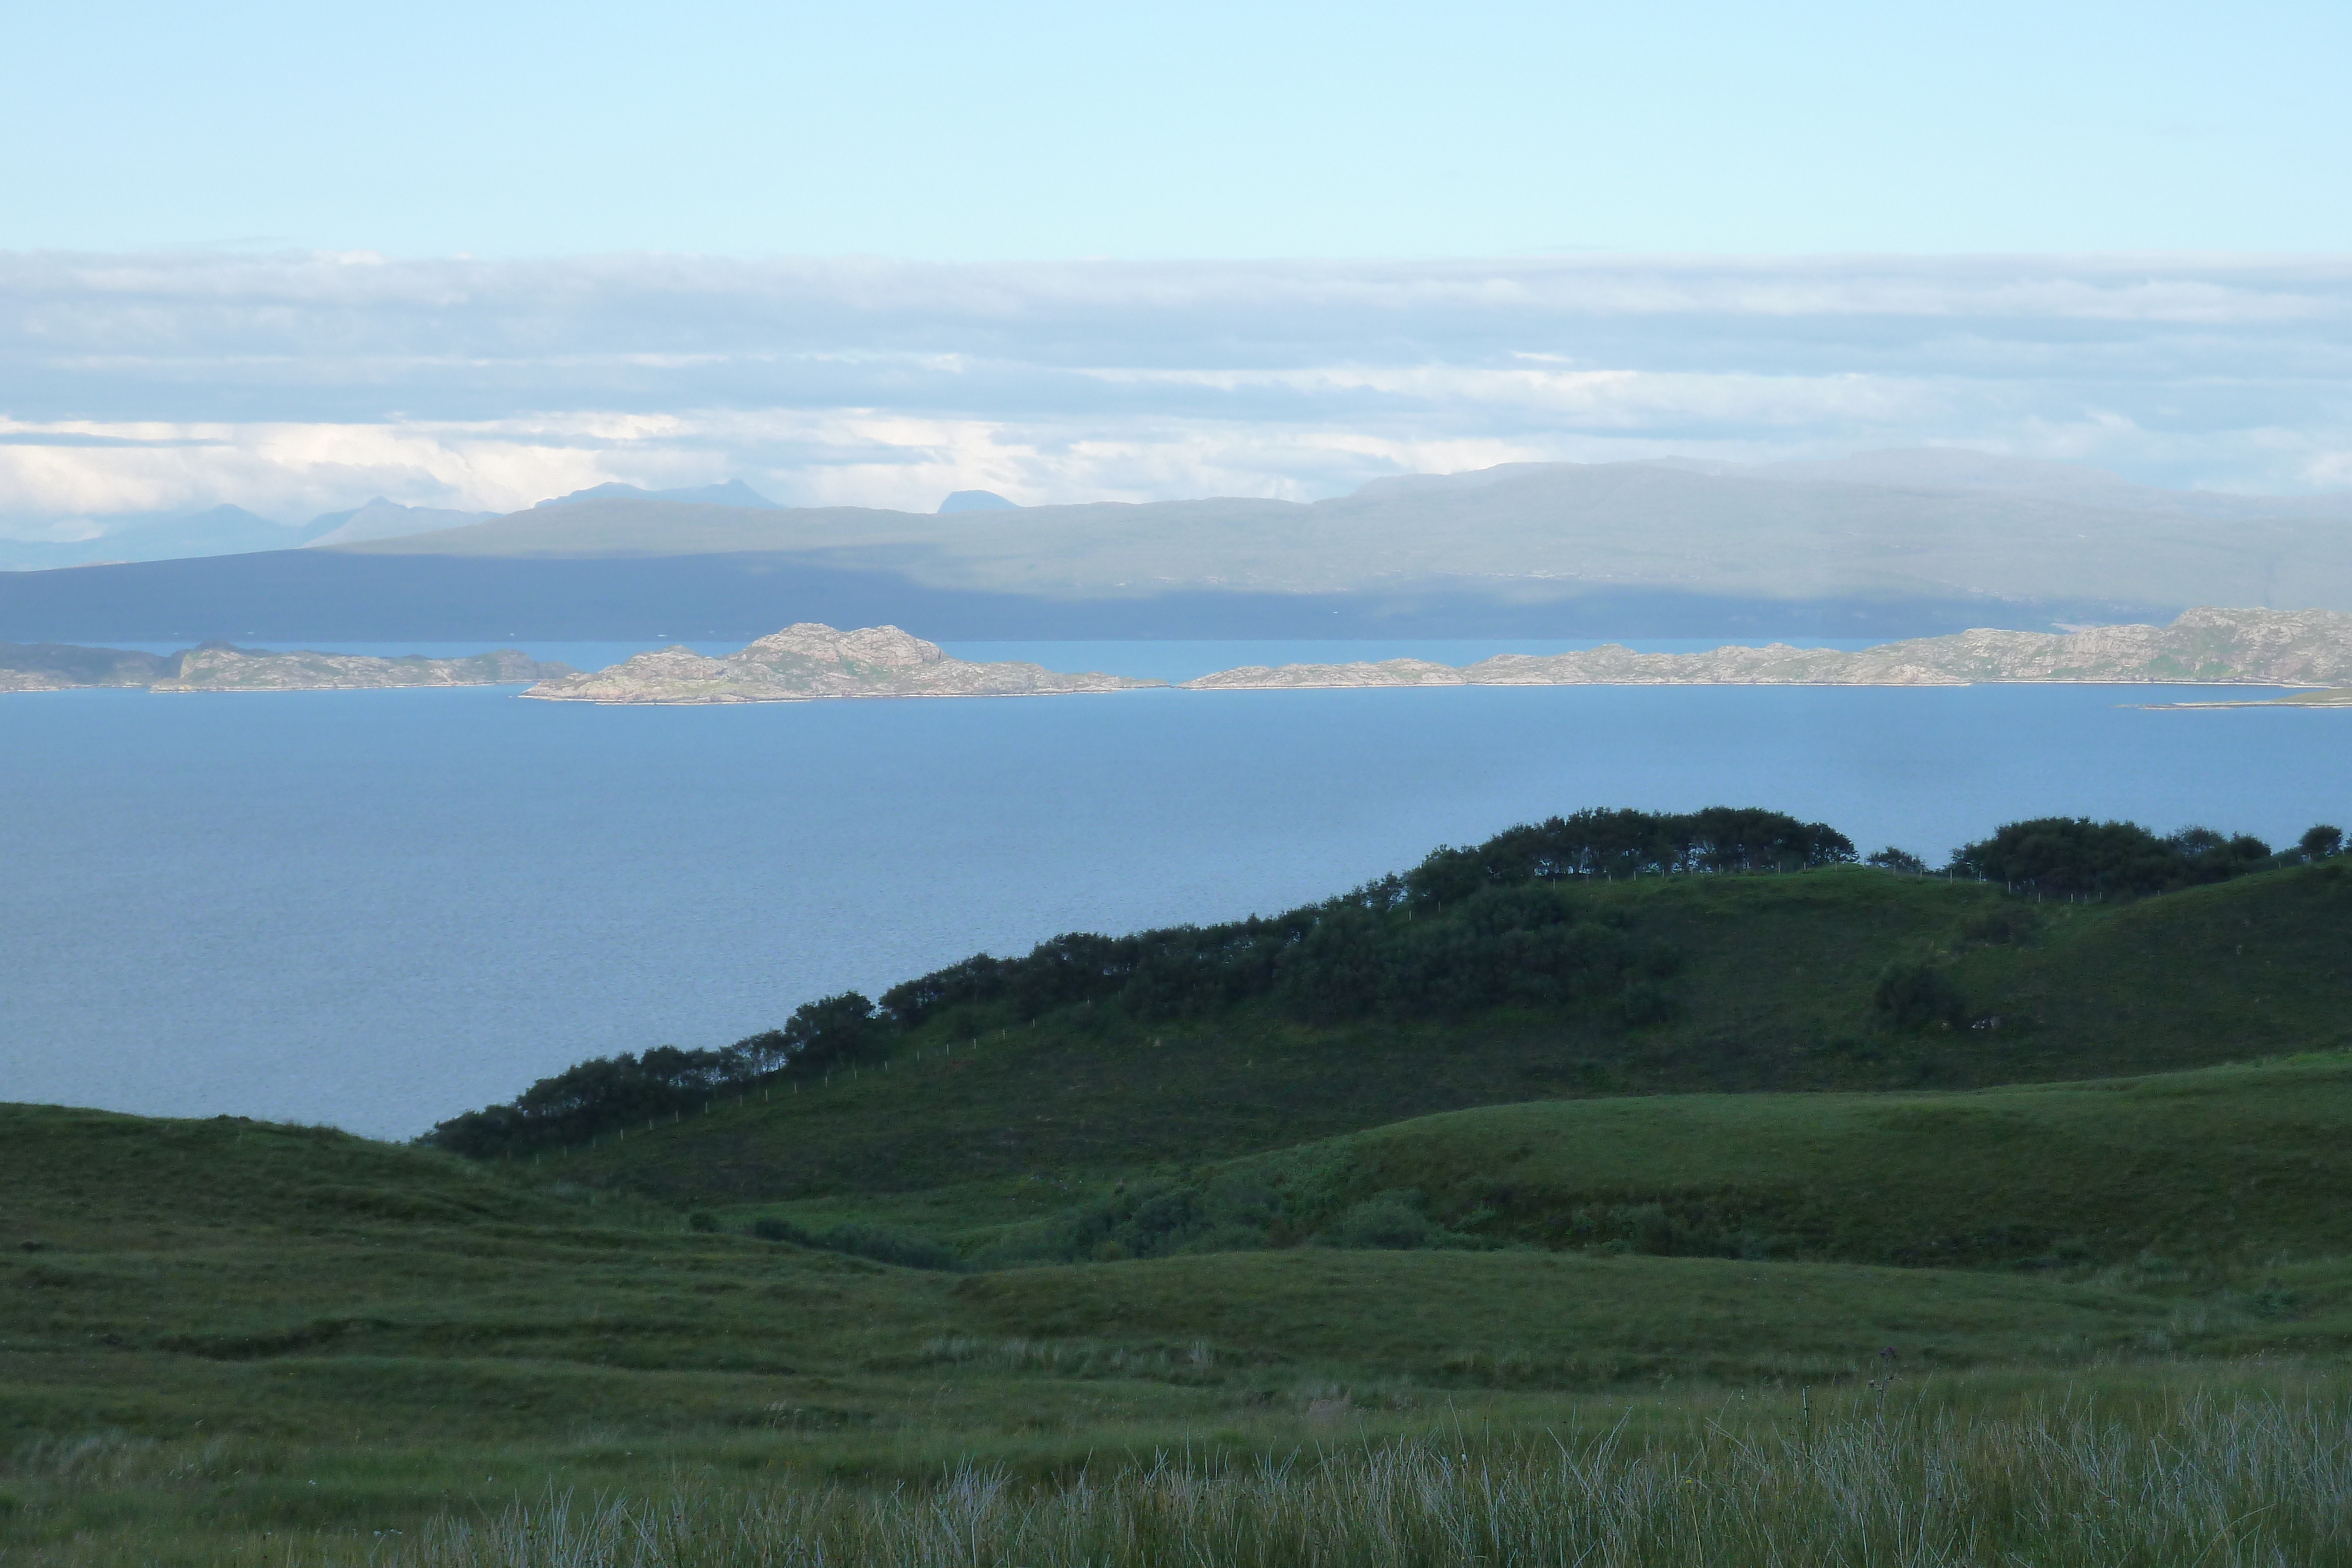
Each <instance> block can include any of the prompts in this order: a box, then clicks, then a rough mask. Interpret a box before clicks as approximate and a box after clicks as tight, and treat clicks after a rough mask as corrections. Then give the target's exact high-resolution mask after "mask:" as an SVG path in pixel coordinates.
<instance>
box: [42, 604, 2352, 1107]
mask: <svg viewBox="0 0 2352 1568" xmlns="http://www.w3.org/2000/svg"><path fill="white" fill-rule="evenodd" d="M432 651H434V652H441V651H442V650H438V649H436V650H432ZM450 651H453V652H464V651H468V650H450ZM534 651H539V650H534ZM954 651H956V652H959V653H967V654H968V655H970V656H990V657H1006V656H1027V657H1035V658H1038V659H1040V660H1041V662H1045V663H1047V664H1057V665H1059V666H1060V667H1063V668H1082V667H1094V668H1111V669H1115V670H1118V671H1119V672H1120V673H1126V674H1145V675H1158V676H1162V677H1181V676H1182V675H1185V674H1197V673H1200V672H1202V671H1204V670H1208V669H1215V668H1222V667H1225V666H1228V665H1232V664H1242V663H1252V662H1267V661H1269V660H1275V661H1278V660H1280V659H1282V658H1286V657H1298V656H1331V655H1332V654H1334V653H1339V654H1342V655H1344V656H1390V655H1391V654H1394V653H1423V654H1425V655H1430V656H1436V657H1442V658H1446V659H1448V660H1449V662H1454V663H1460V662H1465V660H1467V659H1470V658H1475V657H1478V656H1481V655H1482V654H1483V653H1486V652H1492V651H1495V650H1494V649H1492V648H1488V647H1482V646H1475V645H1466V644H1449V645H1444V646H1433V645H1429V644H1412V645H1406V644H1394V645H1381V646H1380V647H1377V648H1362V649H1358V648H1352V647H1350V648H1346V649H1337V650H1335V649H1329V648H1323V649H1319V650H1318V648H1317V647H1315V646H1314V645H1307V646H1306V647H1304V648H1301V647H1299V646H1297V645H1291V646H1289V647H1283V646H1279V645H1268V644H1224V645H1218V644H1202V643H1191V644H1103V643H1096V644H1085V645H1074V646H1066V647H1062V648H1055V647H1054V646H1052V645H1045V644H1026V645H1022V646H1020V647H1018V648H1014V647H1008V646H1004V645H992V646H973V647H969V648H963V647H960V648H958V649H956V650H954ZM545 652H546V653H548V654H550V655H551V656H559V657H560V656H562V653H563V652H564V651H563V650H559V649H553V648H551V649H548V650H545ZM620 652H621V653H625V652H627V650H626V649H622V650H620ZM616 656H617V655H616ZM2172 695H2185V694H2178V693H2176V692H2174V691H2173V690H2172V689H2169V688H2137V687H2135V688H2116V687H2082V686H2076V687H2064V686H2060V687H2033V686H2011V687H2000V686H1985V687H1968V688H1947V689H1927V690H1914V691H1880V690H1828V689H1812V688H1783V689H1772V688H1754V687H1747V688H1742V687H1681V688H1673V687H1667V688H1622V687H1569V688H1553V689H1505V688H1470V689H1459V688H1456V689H1441V690H1423V691H1412V690H1406V691H1328V692H1263V693H1213V694H1212V693H1185V692H1144V693H1136V694H1129V695H1115V696H1098V697H1060V698H1038V699H1017V700H982V701H928V702H833V703H814V704H793V705H780V706H754V707H724V708H645V709H627V708H596V707H581V706H568V705H557V704H546V703H534V702H523V701H520V700H518V699H517V697H516V696H515V695H514V692H513V689H512V688H504V689H487V690H484V689H476V690H457V691H421V692H328V693H289V694H256V695H174V696H151V695H145V694H141V693H125V692H60V693H46V694H33V695H11V696H5V697H0V845H5V883H0V887H5V897H6V900H7V905H6V919H7V932H8V944H7V963H6V966H5V971H0V1099H8V1100H19V1101H22V1100H42V1101H59V1102H66V1103H79V1104H93V1105H105V1106H110V1107H115V1108H119V1109H123V1110H132V1111H142V1112H155V1113H185V1114H211V1113H219V1112H228V1113H241V1114H247V1115H254V1116H267V1117H277V1118H289V1119H299V1120H306V1121H327V1122H334V1123H338V1124H342V1125H344V1126H348V1127H352V1128H355V1129H358V1130H362V1131H366V1132H372V1133H381V1134H410V1133H414V1132H417V1131H420V1130H422V1129H423V1128H425V1127H426V1126H428V1125H429V1124H431V1123H432V1122H433V1121H435V1120H436V1119H437V1118H439V1117H443V1116H446V1115H449V1114H451V1113H455V1112H457V1111H458V1110H462V1109H464V1108H466V1107H467V1106H470V1105H475V1104H478V1103H483V1102H485V1101H488V1100H492V1099H499V1098H503V1097H505V1096H506V1095H507V1094H509V1093H510V1092H513V1091H514V1090H516V1089H518V1088H520V1087H521V1086H522V1085H523V1084H524V1083H526V1082H529V1081H530V1079H532V1078H533V1077H536V1076H538V1075H540V1074H541V1073H544V1072H547V1071H552V1070H554V1069H556V1068H560V1067H562V1066H563V1065H565V1064H567V1063H569V1062H571V1061H575V1060H577V1059H579V1058H581V1057H583V1056H588V1055H595V1054H600V1053H604V1052H609V1051H623V1050H634V1049H637V1048H640V1047H643V1046H646V1045H654V1044H659V1043H662V1042H664V1041H674V1042H676V1043H678V1044H681V1045H709V1044H720V1043H724V1042H725V1041H727V1040H732V1039H735V1038H737V1037H738V1036H740V1035H742V1034H744V1033H747V1032H750V1031H751V1030H756V1029H761V1028H764V1027H767V1026H769V1025H772V1024H773V1023H775V1022H777V1021H778V1020H780V1019H782V1017H783V1016H784V1015H785V1014H786V1013H787V1012H789V1010H790V1009H792V1007H793V1005H794V1004H796V1003H797V1002H799V1001H802V1000H804V999H806V998H810V997H813V996H816V995H819V994H822V993H824V992H826V991H830V990H835V989H838V988H842V987H845V986H856V987H859V988H864V989H866V990H868V991H869V992H872V991H878V990H879V989H880V988H883V987H886V986H887V985H889V984H891V983H893V982H894V981H897V980H899V979H903V978H906V977H908V976H910V975H913V974H916V973H919V972H920V971H922V970H924V969H927V968H930V967H936V966H938V965H940V964H942V963H947V962H950V961H952V960H954V959H957V958H960V957H962V956H966V955H968V954H970V953H971V952H973V951H975V950H978V949H982V948H985V949H989V950H992V951H996V952H1012V951H1016V950H1020V949H1023V948H1024V947H1025V946H1027V945H1028V944H1030V943H1032V942H1034V941H1036V940H1037V939H1039V938H1040V937H1043V936H1050V935H1052V934H1054V933H1055V932H1058V931H1064V930H1070V929H1098V930H1127V929H1131V928H1134V927H1137V926H1140V925H1155V924H1164V923H1169V922H1173V921H1181V920H1209V919H1217V918H1223V917H1228V916H1234V915H1243V914H1246V913H1249V912H1251V911H1253V910H1257V911H1270V910H1274V909H1276V908H1280V907H1285V906H1287V905H1289V904H1296V903H1299V902H1303V901H1306V900H1309V899H1312V898H1315V897H1318V896H1320V895H1322V894H1327V893H1330V892H1335V891H1338V890H1339V889H1342V888H1345V887H1347V886H1349V885H1352V884H1354V883H1358V882H1360V881H1363V880H1364V879H1366V878H1368V877H1370V876H1374V875H1377V874H1379V873H1382V872H1385V871H1389V870H1391V869H1395V868H1399V867H1402V866H1404V865H1407V864H1410V863H1411V862H1412V861H1414V860H1416V859H1418V858H1419V856H1420V855H1421V854H1422V853H1423V852H1424V851H1426V850H1427V849H1428V848H1429V847H1430V846H1431V845H1433V844H1435V843H1437V842H1440V841H1457V842H1458V841H1468V840H1475V839H1477V838H1480V837H1483V836H1485V835H1486V834H1488V833H1491V832H1493V831H1496V830H1497V829H1499V828H1501V827H1504V826H1506V825H1507V824H1508V823H1510V822H1512V821H1520V820H1524V819H1527V818H1529V817H1535V816H1541V815H1545V814H1549V813H1550V812H1553V811H1560V810H1573V809H1575V808H1577V807H1579V806H1585V805H1639V806H1645V807H1654V808H1674V809H1682V808H1690V807H1696V806H1700V805H1706V804H1709V803H1712V802H1717V801H1725V802H1731V803H1735V804H1757V805H1765V806H1771V807H1777V808H1780V809H1781V810H1790V811H1794V812H1797V813H1800V814H1801V815H1803V816H1807V817H1814V818H1822V819H1825V820H1827V821H1832V822H1833V823H1836V824H1837V825H1838V826H1840V827H1842V828H1843V829H1844V830H1845V831H1847V832H1848V833H1850V834H1852V835H1853V838H1854V839H1855V840H1856V841H1859V842H1861V843H1862V844H1863V845H1864V848H1872V847H1875V846H1876V845H1879V844H1882V843H1886V842H1895V843H1898V844H1902V845H1905V846H1906V847H1909V848H1911V849H1914V850H1916V851H1917V852H1921V853H1923V854H1927V855H1928V856H1930V857H1931V858H1940V857H1941V855H1942V854H1943V853H1944V852H1946V851H1948V849H1950V847H1951V846H1952V845H1954V844H1955V843H1958V842H1959V841H1961V840H1962V839H1964V838H1969V837H1975V836H1979V835H1980V834H1981V833H1982V832H1984V831H1987V830H1989V829H1990V828H1991V827H1992V826H1993V825H1995V824H1996V823H1998V822H2000V821H2004V820H2008V819H2011V818H2015V817H2019V816H2024V815H2036V814H2043V813H2049V812H2067V813H2084V814H2091V815H2097V816H2110V815H2113V816H2127V817H2132V818H2136V819H2137V820H2139V821H2145V822H2147V823H2149V824H2150V825H2152V826H2156V827H2159V828H2166V829H2169V828H2173V827H2178V826H2180V825H2182V824H2183V823H2186V822H2189V821H2201V822H2207V823H2210V824H2211V825H2213V826H2217V827H2223V828H2228V829H2231V830H2246V831H2254V832H2258V833H2261V834H2263V835H2264V836H2266V837H2269V838H2271V839H2273V841H2284V840H2290V839H2292V838H2293V837H2294V835H2295V834H2296V833H2299V832H2300V831H2302V830H2303V829H2304V828H2305V827H2306V826H2308V825H2309V824H2310V823H2311V822H2313V821H2317V820H2328V821H2337V822H2347V821H2352V800H2347V795H2352V784H2348V783H2347V781H2348V780H2352V768H2347V763H2352V713H2337V712H2325V711H2320V712H2312V711H2301V712H2298V711H2293V710H2289V711H2284V712H2278V711H2273V712H2203V713H2179V712H2175V713H2161V712H2148V711H2146V710H2143V709H2140V708H2137V707H2132V706H2121V705H2124V704H2129V703H2137V702H2146V701H2162V700H2166V699H2167V698H2168V697H2169V696H2172ZM2203 695H2211V694H2210V692H2209V693H2206V694H2203ZM2244 695H2259V694H2251V693H2250V694H2244Z"/></svg>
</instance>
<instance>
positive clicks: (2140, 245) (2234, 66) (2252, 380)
mask: <svg viewBox="0 0 2352 1568" xmlns="http://www.w3.org/2000/svg"><path fill="white" fill-rule="evenodd" d="M9 33H10V38H11V45H10V48H9V51H8V57H9V60H10V62H11V65H10V67H9V69H8V74H7V76H6V78H5V80H6V90H5V92H0V197H5V199H0V531H5V532H10V533H15V534H18V535H22V536H27V537H31V536H50V535H56V536H59V537H64V536H70V535H72V534H74V533H75V532H77V531H87V530H89V529H92V528H104V527H108V526H111V523H110V519H120V518H122V517H132V516H136V515H143V514H146V513H152V512H160V511H171V510H174V509H186V508H193V507H200V506H205V505H213V504H219V503H224V502H227V503H234V504H237V505H242V506H247V507H250V508H252V509H254V510H257V511H260V512H262V513H264V514H265V515H268V516H273V517H280V518H281V519H283V520H289V521H293V520H299V517H304V516H308V515H310V513H311V512H314V511H320V510H328V509H333V508H337V507H348V506H352V505H356V504H357V503H358V502H360V501H362V500H365V499H367V498H368V497H370V496H372V495H374V494H379V493H380V494H384V495H388V496H390V497H392V498H394V499H396V500H403V501H407V502H411V503H415V504H430V505H440V506H467V507H483V508H487V509H502V508H504V507H509V506H514V505H523V504H528V502H529V501H530V500H532V499H537V498H540V497H541V496H543V495H547V494H556V493H561V492H562V490H564V489H569V488H576V487H579V486H581V485H585V484H593V483H597V482H601V481H603V480H605V479H614V478H617V479H623V480H627V481H630V482H635V483H646V484H672V483H700V482H705V481H709V480H712V479H719V478H727V477H736V476H740V477H742V478H745V479H747V480H749V481H750V482H751V483H752V484H753V485H755V486H759V487H761V488H762V489H765V490H767V491H768V492H769V493H771V494H772V495H774V496H776V497H777V498H778V499H782V500H787V501H854V502H859V503H862V504H870V505H883V506H909V507H924V508H926V509H927V508H928V507H929V506H931V505H933V504H935V503H936V500H937V498H938V497H939V496H940V495H942V494H944V493H945V491H946V490H947V489H950V488H961V487H971V486H980V487H988V488H995V489H1000V490H1002V491H1003V493H1005V494H1007V495H1010V496H1012V497H1013V498H1015V499H1019V500H1024V501H1040V500H1061V499H1079V498H1093V497H1111V498H1130V499H1143V498H1154V497H1167V496H1176V495H1199V494H1210V493H1234V494H1252V495H1287V496H1294V497H1311V496H1316V495H1326V494H1331V493H1335V492H1336V491H1339V490H1342V489H1345V488H1348V487H1349V486H1352V485H1354V484H1357V483H1360V482H1362V481H1363V480H1364V479H1366V478H1370V477H1376V476H1380V475H1381V474H1384V473H1391V472H1396V471H1399V470H1400V469H1401V468H1403V469H1410V468H1415V467H1431V466H1440V467H1443V466H1475V465H1481V464H1483V463H1485V462H1488V461H1503V460H1515V459H1524V458H1535V457H1557V458H1577V459H1593V458H1608V457H1622V456H1639V455H1654V454H1657V453H1662V452H1665V451H1675V452H1686V453H1693V454H1697V455H1716V456H1750V457H1770V456H1809V455H1827V454H1831V453H1836V452H1845V451H1855V450H1864V449H1867V448H1870V447H1874V446H1885V445H1896V444H1965V445H1975V446H1979V447H1985V448H1988V449H1992V450H2001V451H2011V452H2016V453H2020V454H2021V455H2034V456H2055V457H2069V458H2076V459H2080V460H2083V461H2089V462H2094V463H2099V464H2102V465H2107V466H2111V467H2115V468H2117V469H2118V470H2120V471H2123V472H2126V473H2127V474H2129V475H2130V476H2132V477H2135V478H2139V479H2143V480H2147V481H2149V482H2155V483H2166V484H2189V485H2203V486H2217V487H2222V488H2232V489H2253V490H2278V491H2304V490H2310V489H2315V488H2329V487H2342V486H2352V381H2348V380H2347V359H2352V344H2347V328H2346V312H2347V301H2348V300H2352V287H2347V283H2348V282H2352V203H2347V202H2345V201H2343V200H2342V199H2341V196H2340V187H2341V184H2342V181H2343V175H2342V168H2343V166H2344V164H2345V162H2346V157H2347V153H2352V94H2347V93H2344V92H2343V91H2342V90H2341V89H2340V84H2339V81H2338V79H2337V78H2338V76H2339V74H2340V65H2341V62H2342V61H2343V60H2344V59H2346V58H2352V7H2347V6H2345V5H2342V4H2340V0H2338V3H2335V4H2327V5H2316V4H2309V5H2306V4H2263V3H2255V4H2248V5H2239V6H2236V7H2232V8H2230V9H2229V10H2227V11H2226V12H2225V11H2222V10H2221V9H2218V8H2215V7H2211V6H2210V5H2208V6H2196V7H2191V6H2187V5H2132V6H2129V7H2126V6H2123V5H2101V4H2084V5H2063V6H2052V5H2047V4H2046V3H2045V4H2042V5H2030V6H2029V5H2007V4H1992V5H1978V6H1974V7H1968V8H1962V7H1950V6H1947V7H1925V6H1909V7H1906V6H1889V5H1884V4H1878V5H1840V4H1819V3H1799V4H1793V5H1784V6H1780V7H1757V6H1752V5H1738V6H1734V5H1673V4H1664V5H1651V6H1638V7H1637V6H1626V5H1606V6H1604V5H1574V4H1557V3H1555V4H1549V5H1475V4H1468V5H1465V4H1453V5H1444V6H1442V7H1441V6H1437V5H1366V4H1356V5H1347V6H1340V5H1315V4H1299V5H1264V4H1262V3H1261V4H1257V5H1246V6H1245V5H1221V4H1214V3H1211V4H1198V5H1187V6H1183V7H1172V6H1151V5H1130V6H1124V7H1111V6H1102V5H1086V6H1080V5H1049V4H1036V3H1033V0H1011V3H1008V4H1005V5H997V6H992V7H978V6H970V5H958V6H949V5H904V4H898V5H893V4H874V5H862V6H841V5H827V6H823V7H818V6H809V5H709V4H701V5H697V4H683V5H672V6H668V7H664V8H647V7H643V6H627V7H623V6H619V5H598V4H594V3H587V4H573V5H564V6H562V7H557V6H553V5H496V4H491V5H465V6H459V5H446V4H440V3H437V0H423V3H417V4H406V5H401V6H399V7H396V8H395V7H392V6H385V5H350V6H341V7H329V6H318V5H278V4H256V3H251V0H225V3H224V4H221V5H215V6H211V7H203V8H190V7H185V6H163V5H120V4H115V5H110V4H105V3H103V0H100V3H96V4H88V5H77V6H47V7H41V8H34V7H30V6H21V7H17V8H16V9H15V10H14V11H12V13H11V14H10V16H9Z"/></svg>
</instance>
